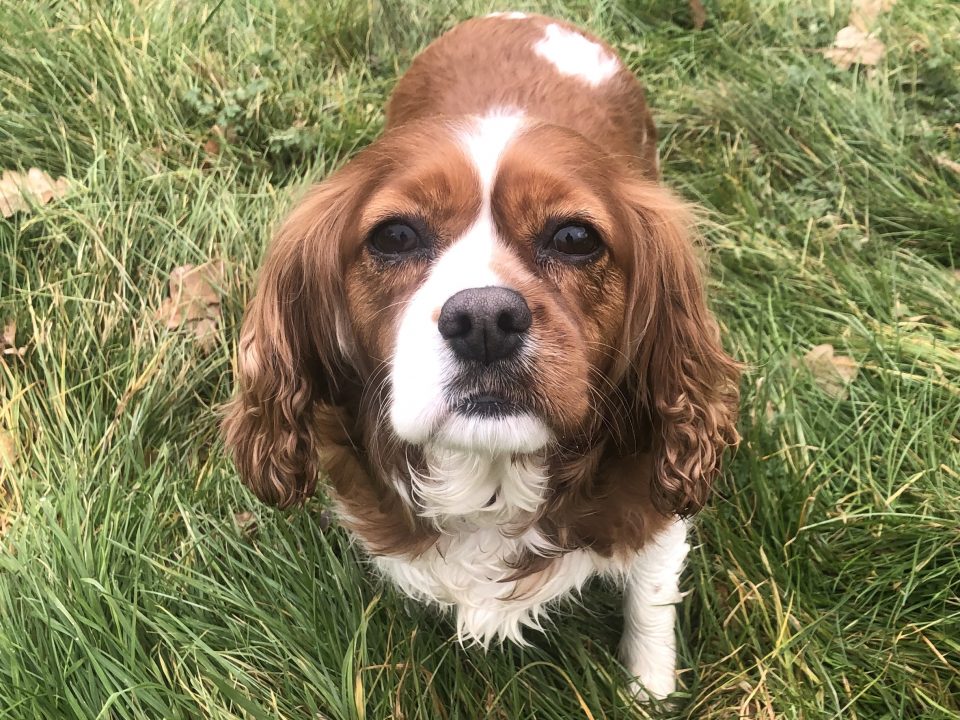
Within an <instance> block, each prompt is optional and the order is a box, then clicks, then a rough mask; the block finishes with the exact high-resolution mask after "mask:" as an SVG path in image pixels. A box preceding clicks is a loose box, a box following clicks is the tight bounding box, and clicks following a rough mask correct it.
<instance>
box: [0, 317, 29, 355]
mask: <svg viewBox="0 0 960 720" xmlns="http://www.w3.org/2000/svg"><path fill="white" fill-rule="evenodd" d="M26 351H27V349H26V348H25V347H17V324H16V323H15V322H12V321H11V322H9V323H7V324H6V326H4V328H3V334H2V335H0V356H4V355H13V356H15V357H23V354H24V353H25V352H26Z"/></svg>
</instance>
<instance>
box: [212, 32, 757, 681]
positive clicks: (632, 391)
mask: <svg viewBox="0 0 960 720" xmlns="http://www.w3.org/2000/svg"><path fill="white" fill-rule="evenodd" d="M658 176H659V167H658V160H657V145H656V128H655V126H654V123H653V120H652V118H651V115H650V112H649V111H648V109H647V106H646V103H645V100H644V92H643V89H642V87H641V85H640V84H639V83H638V82H637V80H636V78H635V77H634V76H633V74H632V73H631V72H630V70H629V69H628V68H627V67H626V66H625V65H624V64H623V62H622V61H621V60H620V59H619V58H618V56H617V54H616V53H615V51H614V50H613V49H612V48H611V47H610V46H609V45H607V44H605V43H604V42H602V41H601V40H599V39H597V38H596V37H593V36H592V35H590V34H588V33H586V32H584V31H582V30H580V29H578V28H576V27H574V26H572V25H570V24H568V23H566V22H562V21H559V20H554V19H551V18H547V17H543V16H540V15H527V14H524V13H496V14H494V15H490V16H487V17H483V18H476V19H472V20H468V21H466V22H464V23H462V24H460V25H458V26H456V27H455V28H454V29H452V30H450V31H449V32H447V33H446V34H445V35H443V36H442V37H440V38H439V39H438V40H436V41H435V42H433V44H431V45H430V46H429V47H427V49H426V50H424V51H423V52H422V53H421V54H420V55H419V56H418V57H417V58H416V59H415V60H414V61H413V64H412V65H411V67H410V69H409V70H408V71H407V72H406V74H405V75H403V77H402V78H401V79H400V81H399V82H398V83H397V86H396V89H395V90H394V92H393V95H392V97H391V98H390V101H389V103H388V105H387V111H386V129H385V131H384V132H383V134H382V135H381V136H380V137H379V138H378V139H377V140H376V141H375V142H374V143H372V144H371V145H370V146H369V147H367V148H366V149H365V150H363V151H362V152H360V153H358V154H357V155H356V157H354V158H353V159H352V160H350V162H348V163H347V164H346V165H345V166H343V167H342V168H341V169H340V170H338V171H337V172H335V173H334V174H333V175H332V176H330V177H329V178H328V179H327V180H325V181H324V182H323V183H321V184H319V185H316V186H315V187H313V188H312V189H311V190H310V191H309V192H308V193H307V194H306V195H305V196H304V197H303V198H302V200H300V202H299V204H298V205H297V206H296V208H295V209H294V210H293V211H292V212H291V213H290V215H289V216H288V217H287V218H286V220H285V221H284V222H283V223H282V225H281V226H280V228H279V230H278V231H277V233H276V235H275V237H274V238H273V241H272V243H271V245H270V247H269V249H268V252H267V255H266V259H265V261H264V265H263V267H262V269H261V271H260V275H259V281H258V282H259V284H258V287H257V290H256V294H255V296H254V297H253V299H252V301H251V302H250V304H249V306H248V308H247V310H246V316H245V320H244V323H243V329H242V332H241V337H240V342H239V348H238V351H237V376H236V383H237V391H236V397H235V399H234V400H233V401H232V403H231V405H230V407H229V409H228V415H227V418H226V421H225V429H226V438H227V444H228V446H229V447H230V449H231V450H232V452H233V456H234V458H235V461H236V464H237V467H238V468H239V472H240V474H241V476H242V478H243V480H244V481H245V483H246V484H247V485H249V487H250V488H251V489H252V490H253V492H254V493H256V494H257V496H259V497H260V498H261V499H263V500H264V501H266V502H269V503H273V504H276V505H279V506H280V507H287V506H290V505H293V504H296V503H299V502H301V501H303V500H304V499H306V498H307V497H309V496H310V495H311V494H312V493H313V492H314V489H315V486H316V483H317V480H318V478H320V477H324V478H325V479H328V480H329V485H330V487H329V491H330V495H331V497H332V499H333V502H334V503H335V506H336V511H337V515H338V517H339V519H340V522H341V523H342V525H343V526H344V527H345V528H347V530H348V531H349V532H350V533H351V534H352V535H353V536H354V537H355V538H356V539H357V540H359V542H360V544H361V545H362V547H363V548H364V550H365V551H366V552H367V553H368V554H369V555H370V556H371V558H372V559H373V561H374V563H375V565H376V567H377V568H378V569H379V571H380V572H382V574H383V575H384V576H386V577H387V578H389V579H390V580H392V581H393V582H395V583H396V584H397V585H398V586H399V587H400V588H401V589H402V590H403V591H404V592H405V593H407V594H409V595H411V596H412V597H414V598H417V599H418V600H422V601H425V602H428V603H433V604H435V605H438V606H440V607H444V608H449V609H450V611H451V612H452V615H453V616H454V617H455V620H456V628H457V635H458V637H459V639H460V641H461V642H465V641H473V642H477V643H480V644H482V645H483V646H484V647H486V646H487V645H488V644H489V643H490V642H491V641H492V640H494V639H500V640H502V639H505V638H508V639H511V640H514V641H519V642H522V637H521V631H522V629H523V628H524V627H525V626H526V627H533V628H539V627H540V623H541V621H542V619H543V617H544V613H545V612H546V610H547V609H548V608H549V607H550V606H551V604H552V603H554V602H555V601H557V600H559V599H561V598H564V597H568V596H570V595H571V594H574V593H576V592H577V591H578V590H579V589H580V588H581V587H582V586H583V585H584V583H585V582H586V581H587V580H588V579H589V578H590V577H591V576H594V575H597V574H599V575H603V576H607V577H610V578H614V579H616V580H617V581H619V582H620V583H621V584H622V585H623V586H624V589H625V597H626V600H625V611H624V625H625V628H624V632H623V638H622V641H621V657H622V658H623V662H624V663H625V665H626V668H627V670H628V672H629V673H630V674H631V675H632V676H634V678H635V682H636V683H637V685H636V686H635V687H636V690H637V692H638V693H639V694H640V695H641V697H650V696H652V697H658V698H659V697H664V696H666V695H668V694H669V693H670V692H672V691H673V690H674V688H675V684H676V679H675V675H676V673H675V664H676V657H675V655H676V639H675V636H674V622H675V617H676V610H675V607H674V603H677V602H678V601H679V600H680V597H681V595H680V592H679V589H678V577H679V575H680V572H681V570H682V567H683V562H684V558H685V556H686V554H687V551H688V548H689V546H688V545H687V540H686V535H687V524H686V518H687V517H688V516H690V515H692V514H693V513H695V512H696V511H697V510H699V509H700V508H701V507H702V506H703V504H704V502H705V501H706V499H707V497H708V494H709V491H710V486H711V483H712V481H713V479H714V478H715V477H716V475H717V473H718V470H719V465H720V459H721V455H722V453H723V450H724V448H725V447H727V446H730V445H733V444H735V443H736V442H737V440H738V436H737V432H736V429H735V427H734V422H735V419H736V410H737V405H738V378H739V366H738V364H737V363H736V362H735V361H733V360H732V359H731V358H730V357H729V356H728V355H727V354H726V353H725V352H724V351H723V348H722V347H721V344H720V339H719V331H718V327H717V324H716V322H715V321H714V319H713V317H712V315H711V313H710V311H709V310H708V309H707V306H706V304H705V302H704V296H703V279H702V276H701V271H700V267H699V263H698V257H697V253H696V250H695V247H694V243H693V240H692V238H693V223H692V216H691V212H690V211H689V209H688V208H687V207H686V206H685V204H684V203H683V202H682V201H681V200H679V199H678V198H677V196H676V195H674V194H673V193H672V192H670V191H669V190H667V189H665V188H664V187H662V186H661V185H660V184H659V183H658Z"/></svg>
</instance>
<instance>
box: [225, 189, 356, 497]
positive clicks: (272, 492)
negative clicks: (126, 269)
mask: <svg viewBox="0 0 960 720" xmlns="http://www.w3.org/2000/svg"><path fill="white" fill-rule="evenodd" d="M355 188H356V185H355V184H353V183H351V182H350V179H349V178H347V177H346V176H345V174H344V172H343V171H341V172H340V173H337V174H335V175H334V176H333V177H332V178H331V179H329V180H327V181H326V182H325V183H323V184H321V185H318V186H315V187H314V188H312V189H311V190H310V192H309V193H308V194H307V195H306V197H305V198H304V199H303V200H302V201H301V202H300V204H299V205H298V206H297V208H296V209H295V210H294V211H293V212H292V213H291V214H290V215H289V216H288V217H287V219H286V220H285V221H284V222H283V224H282V225H281V227H280V229H279V231H278V232H277V234H276V235H275V237H274V239H273V241H272V243H271V245H270V248H269V250H268V251H267V256H266V259H265V261H264V264H263V267H262V269H261V270H260V275H259V280H258V286H257V290H256V294H255V296H254V297H253V299H252V300H251V302H250V304H249V305H248V307H247V311H246V316H245V318H244V322H243V328H242V330H241V334H240V342H239V346H238V349H237V367H236V396H235V397H234V399H233V400H232V401H231V403H230V404H229V406H228V408H227V415H226V418H225V420H224V430H225V434H226V442H227V446H228V447H229V448H230V449H231V450H232V452H233V457H234V461H235V462H236V465H237V469H238V470H239V471H240V476H241V478H242V479H243V481H244V483H245V484H246V485H248V486H249V487H250V489H251V490H253V492H254V493H255V494H256V495H257V496H258V497H259V498H260V499H261V500H263V501H265V502H268V503H272V504H275V505H278V506H280V507H287V506H289V505H292V504H294V503H298V502H302V501H303V500H305V499H306V498H308V497H309V496H310V495H311V494H312V493H313V491H314V488H315V486H316V481H317V473H318V437H317V434H316V433H317V431H316V426H317V424H316V422H315V418H314V413H315V411H316V406H317V404H318V403H321V402H326V403H335V402H336V397H337V395H338V394H339V393H340V392H341V390H342V389H343V385H344V384H345V381H348V378H349V373H350V368H349V364H348V362H347V359H346V358H345V353H348V352H349V351H350V347H351V346H352V340H351V339H350V329H349V323H348V320H347V318H346V317H345V313H344V311H343V307H344V299H343V292H344V291H343V281H342V272H341V268H342V262H341V259H340V247H341V242H340V238H341V236H342V235H343V234H344V232H345V231H347V227H348V223H349V222H350V216H351V213H352V208H353V206H354V205H355V203H354V196H355V194H356V189H355Z"/></svg>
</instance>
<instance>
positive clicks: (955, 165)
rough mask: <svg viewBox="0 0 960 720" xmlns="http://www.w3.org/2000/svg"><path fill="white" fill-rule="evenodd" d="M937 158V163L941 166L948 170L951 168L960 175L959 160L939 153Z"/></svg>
mask: <svg viewBox="0 0 960 720" xmlns="http://www.w3.org/2000/svg"><path fill="white" fill-rule="evenodd" d="M935 159H936V162H937V165H939V166H940V167H942V168H946V169H947V170H951V171H953V172H955V173H957V174H958V175H960V162H957V161H956V160H951V159H950V158H948V157H947V156H946V155H937V157H936V158H935Z"/></svg>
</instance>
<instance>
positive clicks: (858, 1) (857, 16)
mask: <svg viewBox="0 0 960 720" xmlns="http://www.w3.org/2000/svg"><path fill="white" fill-rule="evenodd" d="M896 4H897V0H853V6H852V7H851V8H850V24H851V25H853V26H854V27H855V28H859V29H860V30H863V31H864V32H868V31H869V30H872V29H873V27H874V25H876V23H877V18H879V17H880V16H881V15H883V14H884V13H888V12H890V9H891V8H892V7H893V6H894V5H896Z"/></svg>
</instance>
